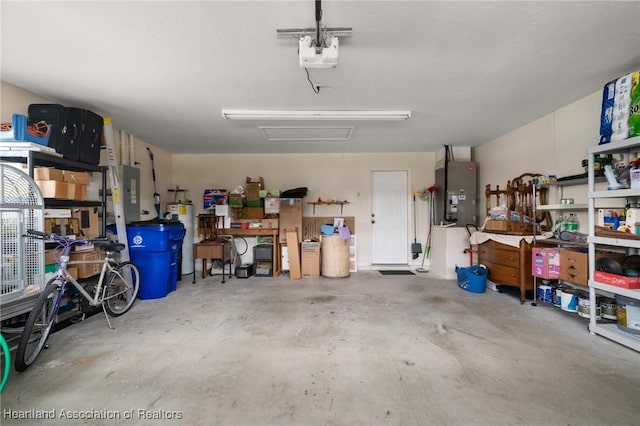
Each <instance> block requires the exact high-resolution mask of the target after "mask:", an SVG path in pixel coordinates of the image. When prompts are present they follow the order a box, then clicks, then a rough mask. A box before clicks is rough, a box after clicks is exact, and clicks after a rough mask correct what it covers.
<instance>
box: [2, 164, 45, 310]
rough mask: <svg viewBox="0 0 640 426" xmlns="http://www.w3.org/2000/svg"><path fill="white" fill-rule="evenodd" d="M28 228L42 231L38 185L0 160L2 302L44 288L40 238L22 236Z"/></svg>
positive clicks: (41, 242) (41, 207) (26, 295)
mask: <svg viewBox="0 0 640 426" xmlns="http://www.w3.org/2000/svg"><path fill="white" fill-rule="evenodd" d="M28 229H33V230H36V231H44V200H43V198H42V193H41V192H40V188H38V186H37V185H36V183H35V182H34V181H33V179H31V178H30V177H29V175H27V174H26V173H24V172H23V171H22V170H19V169H17V168H15V167H12V166H9V165H7V164H0V253H1V254H2V263H1V271H0V278H1V281H0V304H2V305H4V304H6V303H7V302H11V301H13V300H15V299H20V298H23V297H28V296H32V295H34V294H37V293H39V292H40V291H42V289H43V288H44V273H45V265H44V241H43V240H42V239H37V238H29V237H25V234H26V231H27V230H28ZM3 311H6V310H5V309H3ZM4 313H6V312H3V316H4Z"/></svg>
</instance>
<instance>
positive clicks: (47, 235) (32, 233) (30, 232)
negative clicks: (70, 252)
mask: <svg viewBox="0 0 640 426" xmlns="http://www.w3.org/2000/svg"><path fill="white" fill-rule="evenodd" d="M27 236H29V237H34V238H42V239H51V240H53V241H55V242H57V243H60V244H64V245H71V244H88V243H97V244H110V243H112V242H113V241H111V240H109V239H108V238H92V239H79V240H78V239H72V238H68V237H66V236H64V235H58V234H54V233H53V232H42V231H36V230H35V229H27Z"/></svg>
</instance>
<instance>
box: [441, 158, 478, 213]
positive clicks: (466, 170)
mask: <svg viewBox="0 0 640 426" xmlns="http://www.w3.org/2000/svg"><path fill="white" fill-rule="evenodd" d="M477 176H478V169H477V165H476V163H475V162H472V161H452V162H446V163H445V164H444V167H441V168H439V169H436V189H435V192H434V196H435V200H436V216H435V219H436V220H435V224H436V225H439V224H440V223H443V224H450V223H453V224H455V226H466V225H468V224H473V225H477V210H476V207H477V206H476V204H477V203H476V201H477V200H476V199H477V189H476V186H477Z"/></svg>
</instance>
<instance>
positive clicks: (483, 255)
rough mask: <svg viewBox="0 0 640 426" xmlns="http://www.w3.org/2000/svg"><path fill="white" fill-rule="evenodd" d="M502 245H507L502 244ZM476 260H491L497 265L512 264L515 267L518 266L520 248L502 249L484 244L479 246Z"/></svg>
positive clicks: (483, 261)
mask: <svg viewBox="0 0 640 426" xmlns="http://www.w3.org/2000/svg"><path fill="white" fill-rule="evenodd" d="M502 246H503V247H508V246H504V245H502ZM478 260H479V262H480V263H485V262H492V263H494V264H497V265H505V266H512V267H515V268H519V267H520V250H519V249H517V248H515V247H514V248H513V250H503V249H496V248H491V247H485V246H484V244H483V245H481V246H480V248H479V253H478Z"/></svg>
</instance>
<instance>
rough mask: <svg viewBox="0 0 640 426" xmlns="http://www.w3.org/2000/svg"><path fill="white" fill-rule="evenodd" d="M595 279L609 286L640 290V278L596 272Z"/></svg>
mask: <svg viewBox="0 0 640 426" xmlns="http://www.w3.org/2000/svg"><path fill="white" fill-rule="evenodd" d="M593 278H594V279H595V280H596V281H598V282H599V283H602V284H609V285H613V286H616V287H622V288H629V289H634V288H640V277H625V276H624V275H616V274H610V273H608V272H602V271H595V272H594V275H593Z"/></svg>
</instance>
